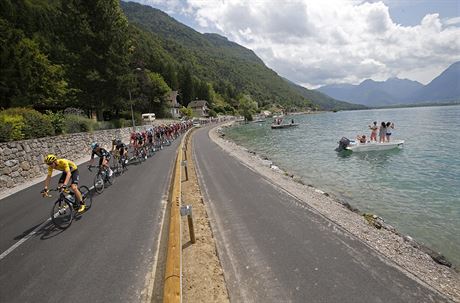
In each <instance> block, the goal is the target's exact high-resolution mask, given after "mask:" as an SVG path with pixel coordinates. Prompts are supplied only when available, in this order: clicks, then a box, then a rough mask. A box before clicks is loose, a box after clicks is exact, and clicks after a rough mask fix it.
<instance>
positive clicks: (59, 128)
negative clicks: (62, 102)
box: [46, 110, 65, 135]
mask: <svg viewBox="0 0 460 303" xmlns="http://www.w3.org/2000/svg"><path fill="white" fill-rule="evenodd" d="M46 116H48V119H49V121H50V122H51V125H52V126H53V128H54V133H55V134H56V135H60V134H62V133H63V132H64V127H65V116H64V114H63V113H62V112H56V113H53V112H52V111H50V110H47V111H46Z"/></svg>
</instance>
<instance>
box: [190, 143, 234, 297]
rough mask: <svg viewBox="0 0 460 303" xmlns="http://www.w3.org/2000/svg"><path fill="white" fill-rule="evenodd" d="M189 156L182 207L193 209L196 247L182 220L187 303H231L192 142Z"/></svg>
mask: <svg viewBox="0 0 460 303" xmlns="http://www.w3.org/2000/svg"><path fill="white" fill-rule="evenodd" d="M192 136H193V134H192ZM186 153H187V168H188V180H187V181H184V182H182V205H191V206H192V211H193V225H194V230H195V237H196V243H195V244H192V243H191V242H190V234H189V228H188V223H187V217H182V226H183V228H182V243H183V244H182V262H183V263H182V275H183V279H182V294H183V301H184V302H222V303H225V302H230V300H229V296H228V292H227V286H226V284H225V279H224V273H223V270H222V266H221V264H220V261H219V258H218V255H217V250H216V243H215V238H214V237H213V233H212V230H211V225H210V222H209V217H208V213H207V210H206V205H205V204H204V203H203V199H202V196H201V191H200V187H199V184H198V179H197V176H196V172H195V165H194V163H193V159H192V140H188V144H187V151H186ZM183 178H184V180H185V177H183Z"/></svg>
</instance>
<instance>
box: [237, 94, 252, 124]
mask: <svg viewBox="0 0 460 303" xmlns="http://www.w3.org/2000/svg"><path fill="white" fill-rule="evenodd" d="M238 112H239V113H240V115H242V116H243V117H244V119H245V120H246V121H252V115H253V114H255V113H256V112H257V102H255V101H254V100H252V98H251V96H249V95H243V96H242V97H241V98H240V99H239V106H238Z"/></svg>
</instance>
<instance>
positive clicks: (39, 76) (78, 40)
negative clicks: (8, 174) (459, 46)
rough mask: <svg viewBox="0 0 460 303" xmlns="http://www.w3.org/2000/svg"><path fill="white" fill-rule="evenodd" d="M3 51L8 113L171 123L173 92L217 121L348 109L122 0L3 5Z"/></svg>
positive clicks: (12, 0) (15, 0) (228, 45)
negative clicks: (137, 117) (249, 110)
mask: <svg viewBox="0 0 460 303" xmlns="http://www.w3.org/2000/svg"><path fill="white" fill-rule="evenodd" d="M125 14H126V15H125ZM128 21H129V22H128ZM0 47H1V49H0V108H10V107H32V108H34V109H37V110H39V111H41V112H44V111H45V110H52V111H53V112H57V111H60V110H63V109H65V108H68V107H75V108H80V109H82V110H84V111H85V112H86V113H87V114H88V115H90V114H91V113H97V116H98V118H99V119H100V120H103V119H105V120H107V119H117V118H120V117H126V118H129V109H130V107H131V104H132V105H133V108H134V110H135V112H137V113H140V112H155V113H156V114H157V116H159V117H163V116H166V115H167V105H166V100H165V95H166V93H167V92H168V91H170V90H178V91H179V102H180V103H181V104H183V105H184V106H186V105H187V104H188V103H189V102H190V101H191V100H195V99H205V100H208V101H209V103H210V106H211V108H212V111H211V113H212V114H216V113H230V114H234V113H237V111H238V109H239V107H240V102H243V103H244V102H246V103H247V102H250V103H251V102H254V101H255V102H257V104H258V106H259V107H264V108H269V107H271V106H280V107H283V108H292V107H296V108H305V107H319V108H326V109H330V108H332V107H334V106H336V105H337V106H339V107H341V106H342V105H344V104H341V103H336V105H333V106H330V104H331V103H330V101H333V100H331V99H330V98H327V97H325V96H323V95H318V94H317V95H312V96H311V98H310V97H305V96H306V95H305V94H304V93H300V92H299V91H298V90H296V89H293V88H292V87H291V86H290V85H289V84H288V83H287V82H286V81H285V80H284V79H282V78H281V77H279V76H278V75H277V74H276V73H275V72H274V71H272V70H270V69H269V68H267V67H266V66H265V65H264V63H263V62H262V61H261V60H260V59H259V58H258V57H257V56H256V55H255V54H254V53H253V52H252V51H251V50H248V49H246V48H244V47H242V46H240V45H238V44H236V43H233V42H230V41H228V40H227V39H226V38H225V37H221V36H219V35H216V34H200V33H198V32H196V31H194V30H192V29H190V28H188V27H187V26H185V25H183V24H181V23H179V22H177V21H175V20H174V19H172V18H170V17H169V16H168V15H166V14H165V13H163V12H161V11H159V10H156V9H153V8H151V7H147V6H141V5H139V4H135V3H125V2H121V3H120V2H119V1H118V0H93V1H83V0H66V1H64V0H1V1H0ZM325 104H328V105H327V106H325ZM342 108H343V107H342Z"/></svg>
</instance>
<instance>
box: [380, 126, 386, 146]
mask: <svg viewBox="0 0 460 303" xmlns="http://www.w3.org/2000/svg"><path fill="white" fill-rule="evenodd" d="M386 134H387V125H386V123H385V122H382V124H380V129H379V142H380V143H385V136H386Z"/></svg>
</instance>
